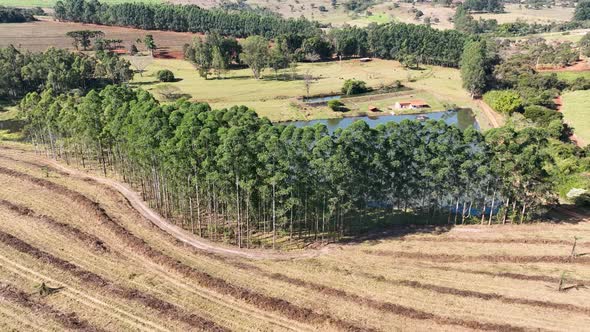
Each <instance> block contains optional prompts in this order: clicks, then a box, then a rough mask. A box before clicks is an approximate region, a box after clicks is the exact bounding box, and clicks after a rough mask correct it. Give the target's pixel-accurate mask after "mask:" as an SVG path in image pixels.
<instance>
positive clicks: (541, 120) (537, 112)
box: [523, 105, 563, 127]
mask: <svg viewBox="0 0 590 332" xmlns="http://www.w3.org/2000/svg"><path fill="white" fill-rule="evenodd" d="M523 114H524V117H525V118H527V119H530V120H532V121H534V122H536V123H537V124H539V125H541V126H543V127H547V126H548V125H549V124H550V123H551V122H552V121H554V120H559V121H560V122H561V120H562V119H563V114H561V113H559V112H557V111H554V110H552V109H548V108H547V107H543V106H538V105H531V106H527V107H525V108H524V113H523Z"/></svg>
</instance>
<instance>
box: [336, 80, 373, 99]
mask: <svg viewBox="0 0 590 332" xmlns="http://www.w3.org/2000/svg"><path fill="white" fill-rule="evenodd" d="M368 91H369V88H368V87H367V83H366V82H364V81H359V80H354V79H350V80H346V81H344V85H343V86H342V93H343V94H345V95H347V96H351V95H358V94H361V93H365V92H368Z"/></svg>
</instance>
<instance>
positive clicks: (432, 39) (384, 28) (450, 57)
mask: <svg viewBox="0 0 590 332" xmlns="http://www.w3.org/2000/svg"><path fill="white" fill-rule="evenodd" d="M466 39H467V38H466V36H465V35H464V34H462V33H461V32H458V31H454V30H445V31H439V30H435V29H432V28H430V27H427V26H425V25H414V24H384V25H377V26H372V27H369V30H368V43H369V48H370V49H371V50H372V52H373V53H374V54H375V55H376V56H377V57H380V58H383V59H394V60H403V59H404V57H406V56H408V55H412V56H414V57H416V58H417V60H418V61H419V62H420V63H425V64H432V65H440V66H448V67H458V66H459V62H460V60H461V54H462V53H463V46H464V44H465V41H466Z"/></svg>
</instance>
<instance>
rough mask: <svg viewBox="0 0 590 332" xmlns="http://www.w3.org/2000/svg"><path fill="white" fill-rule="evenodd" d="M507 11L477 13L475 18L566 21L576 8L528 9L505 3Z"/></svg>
mask: <svg viewBox="0 0 590 332" xmlns="http://www.w3.org/2000/svg"><path fill="white" fill-rule="evenodd" d="M504 8H505V13H500V14H475V15H473V16H474V18H475V19H479V18H484V19H495V20H496V21H498V23H510V22H516V21H517V20H522V21H525V22H529V23H551V22H566V21H570V20H571V19H572V16H573V14H574V8H564V7H560V6H554V7H552V8H542V9H527V8H525V7H524V6H521V5H518V4H505V5H504Z"/></svg>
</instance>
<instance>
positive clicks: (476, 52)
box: [460, 41, 488, 97]
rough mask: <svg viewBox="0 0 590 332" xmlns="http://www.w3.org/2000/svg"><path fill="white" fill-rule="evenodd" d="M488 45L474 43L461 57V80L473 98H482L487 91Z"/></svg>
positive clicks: (482, 42)
mask: <svg viewBox="0 0 590 332" xmlns="http://www.w3.org/2000/svg"><path fill="white" fill-rule="evenodd" d="M486 65H487V61H486V43H485V41H473V42H470V43H468V44H467V45H466V46H465V50H464V51H463V55H462V56H461V64H460V66H461V79H462V80H463V87H464V88H465V89H466V90H467V91H469V93H470V94H471V97H479V96H481V95H482V94H483V93H484V92H485V89H486V85H487V81H488V78H487V73H486Z"/></svg>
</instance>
